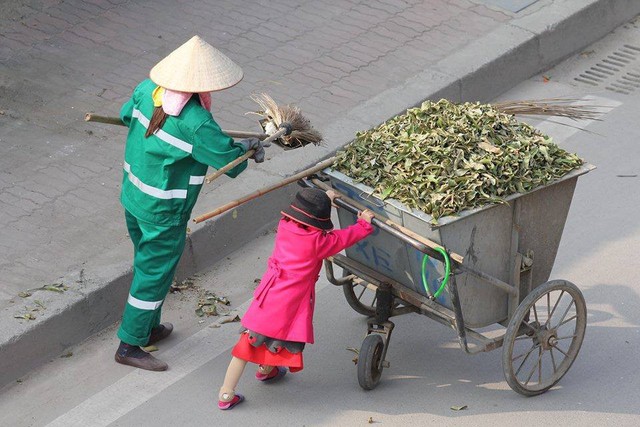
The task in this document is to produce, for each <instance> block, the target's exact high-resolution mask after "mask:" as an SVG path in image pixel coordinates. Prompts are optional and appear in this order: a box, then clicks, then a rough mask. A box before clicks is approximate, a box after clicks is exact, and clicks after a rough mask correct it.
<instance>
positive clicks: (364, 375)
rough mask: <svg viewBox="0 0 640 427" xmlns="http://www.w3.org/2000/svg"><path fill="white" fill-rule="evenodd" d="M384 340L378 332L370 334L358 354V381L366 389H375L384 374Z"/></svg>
mask: <svg viewBox="0 0 640 427" xmlns="http://www.w3.org/2000/svg"><path fill="white" fill-rule="evenodd" d="M383 350H384V342H383V341H382V337H381V336H380V335H378V334H370V335H367V337H366V338H365V339H364V341H363V342H362V347H360V353H359V355H358V382H359V383H360V387H362V388H363V389H365V390H373V389H374V388H376V386H377V385H378V383H379V382H380V376H381V375H382V366H381V365H382V363H381V362H382V361H381V360H380V359H381V358H382V352H383Z"/></svg>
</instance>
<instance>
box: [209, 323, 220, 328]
mask: <svg viewBox="0 0 640 427" xmlns="http://www.w3.org/2000/svg"><path fill="white" fill-rule="evenodd" d="M209 327H210V328H214V329H215V328H219V327H220V325H219V324H217V323H214V324H213V325H209Z"/></svg>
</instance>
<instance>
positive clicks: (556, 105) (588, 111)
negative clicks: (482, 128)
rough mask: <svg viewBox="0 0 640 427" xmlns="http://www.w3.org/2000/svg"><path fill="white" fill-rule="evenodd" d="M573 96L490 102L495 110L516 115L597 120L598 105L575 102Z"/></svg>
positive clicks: (576, 100)
mask: <svg viewBox="0 0 640 427" xmlns="http://www.w3.org/2000/svg"><path fill="white" fill-rule="evenodd" d="M581 101H582V100H580V99H573V98H549V99H537V100H524V101H504V102H497V103H494V104H491V105H492V106H493V107H495V108H496V109H497V110H499V111H501V112H503V113H505V114H512V115H516V116H556V117H566V118H569V119H572V120H599V116H600V115H601V114H602V113H603V112H602V111H601V110H600V108H603V107H602V106H598V105H585V104H576V103H580V102H581Z"/></svg>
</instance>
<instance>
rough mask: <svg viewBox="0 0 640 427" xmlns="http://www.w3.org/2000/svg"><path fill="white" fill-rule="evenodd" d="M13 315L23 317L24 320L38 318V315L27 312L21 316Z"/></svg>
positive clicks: (18, 317) (17, 317)
mask: <svg viewBox="0 0 640 427" xmlns="http://www.w3.org/2000/svg"><path fill="white" fill-rule="evenodd" d="M13 317H14V318H16V319H23V320H36V316H34V315H33V314H31V313H25V314H22V315H20V316H13Z"/></svg>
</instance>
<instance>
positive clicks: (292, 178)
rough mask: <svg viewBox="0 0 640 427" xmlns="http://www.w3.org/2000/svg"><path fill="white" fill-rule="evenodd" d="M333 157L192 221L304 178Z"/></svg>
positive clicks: (203, 219)
mask: <svg viewBox="0 0 640 427" xmlns="http://www.w3.org/2000/svg"><path fill="white" fill-rule="evenodd" d="M335 159H336V158H335V157H330V158H328V159H327V160H324V161H322V162H320V163H318V164H317V165H315V166H313V167H311V168H309V169H305V170H303V171H302V172H298V173H297V174H295V175H292V176H290V177H289V178H286V179H284V180H282V181H280V182H279V183H276V184H273V185H270V186H268V187H265V188H261V189H260V190H258V191H256V192H253V193H251V194H249V195H247V196H244V197H241V198H240V199H237V200H234V201H232V202H229V203H227V204H226V205H223V206H220V207H219V208H218V209H215V210H213V211H211V212H209V213H206V214H203V215H200V216H198V217H196V218H194V219H193V222H195V223H196V224H198V223H200V222H202V221H205V220H207V219H209V218H213V217H214V216H217V215H220V214H221V213H223V212H226V211H228V210H229V209H233V208H235V207H237V206H240V205H241V204H243V203H246V202H248V201H250V200H253V199H255V198H258V197H260V196H263V195H265V194H267V193H269V192H271V191H273V190H277V189H278V188H281V187H284V186H285V185H288V184H291V183H292V182H296V181H297V180H299V179H302V178H305V177H307V176H309V175H312V174H314V173H316V172H320V171H321V170H323V169H326V168H328V167H329V166H331V165H332V164H333V162H334V161H335Z"/></svg>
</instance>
